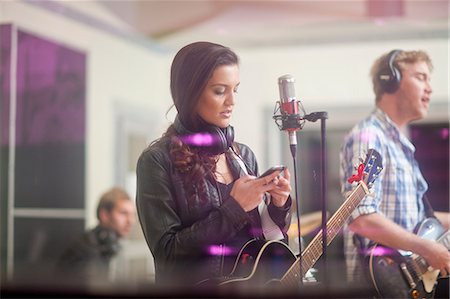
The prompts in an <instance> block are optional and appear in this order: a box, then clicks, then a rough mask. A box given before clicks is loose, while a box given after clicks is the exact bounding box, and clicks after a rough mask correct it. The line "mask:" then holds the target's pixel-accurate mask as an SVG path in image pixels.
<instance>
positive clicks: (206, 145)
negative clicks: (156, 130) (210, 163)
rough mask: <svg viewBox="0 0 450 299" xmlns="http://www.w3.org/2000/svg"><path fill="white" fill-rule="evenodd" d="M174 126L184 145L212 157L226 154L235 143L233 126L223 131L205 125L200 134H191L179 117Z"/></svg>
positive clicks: (176, 118)
mask: <svg viewBox="0 0 450 299" xmlns="http://www.w3.org/2000/svg"><path fill="white" fill-rule="evenodd" d="M173 126H174V128H175V131H177V133H178V134H180V138H181V140H182V141H183V142H184V143H186V144H188V145H189V146H191V147H195V148H198V149H200V150H201V151H202V152H205V153H208V154H210V155H220V154H223V153H225V152H226V151H228V149H229V148H230V147H231V146H232V144H233V141H234V128H233V127H232V126H228V127H226V128H224V129H222V128H219V127H217V126H213V125H209V124H206V123H204V125H203V126H202V129H201V130H200V131H199V132H191V131H189V130H188V129H187V128H186V127H185V126H184V125H183V123H182V122H181V120H180V116H179V115H177V116H176V117H175V121H174V122H173Z"/></svg>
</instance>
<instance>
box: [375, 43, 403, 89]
mask: <svg viewBox="0 0 450 299" xmlns="http://www.w3.org/2000/svg"><path fill="white" fill-rule="evenodd" d="M401 52H402V51H401V50H392V51H391V52H389V54H388V55H387V57H386V61H385V65H384V66H383V67H381V68H380V71H379V73H378V80H379V82H380V85H381V87H382V88H383V90H384V92H386V93H394V92H396V91H397V89H398V87H399V86H400V80H401V79H402V72H401V71H400V70H399V69H398V68H397V67H396V66H395V65H394V62H395V58H396V57H397V55H398V54H399V53H401Z"/></svg>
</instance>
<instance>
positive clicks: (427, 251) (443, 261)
mask: <svg viewBox="0 0 450 299" xmlns="http://www.w3.org/2000/svg"><path fill="white" fill-rule="evenodd" d="M422 241H423V244H422V246H421V248H420V249H419V250H418V252H417V253H418V254H419V255H421V256H422V257H423V258H424V259H425V260H426V261H427V263H428V265H430V267H432V268H433V269H439V270H440V274H441V275H442V276H447V275H448V274H449V273H450V252H449V251H448V249H447V248H446V247H445V246H444V245H442V244H439V243H437V242H435V241H433V240H426V239H422Z"/></svg>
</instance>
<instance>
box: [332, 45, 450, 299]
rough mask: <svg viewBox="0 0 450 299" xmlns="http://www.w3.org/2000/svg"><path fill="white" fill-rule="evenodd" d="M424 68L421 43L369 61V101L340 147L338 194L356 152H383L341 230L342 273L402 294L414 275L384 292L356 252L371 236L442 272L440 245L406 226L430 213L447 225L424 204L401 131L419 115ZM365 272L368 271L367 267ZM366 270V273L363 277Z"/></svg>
mask: <svg viewBox="0 0 450 299" xmlns="http://www.w3.org/2000/svg"><path fill="white" fill-rule="evenodd" d="M432 68H433V66H432V63H431V60H430V58H429V56H428V54H427V53H425V52H424V51H402V50H393V51H390V52H389V53H386V54H384V55H382V56H381V57H380V58H379V59H377V60H376V61H375V63H374V64H373V66H372V69H371V76H372V83H373V90H374V93H375V109H374V111H373V112H372V113H371V114H370V116H369V117H367V118H366V119H364V120H363V121H361V122H360V123H359V124H357V125H356V126H355V127H354V128H353V129H352V130H351V131H350V133H349V134H348V135H347V136H346V138H345V141H344V145H343V147H342V150H341V156H340V158H341V169H340V176H341V186H342V193H343V194H344V195H346V194H347V193H348V192H349V191H351V190H352V189H353V188H354V187H352V186H351V184H350V183H348V182H347V178H349V177H350V175H351V174H352V172H354V165H356V163H358V162H357V159H358V158H364V156H365V154H367V152H368V149H370V148H373V149H375V150H377V151H378V152H379V153H380V154H381V157H382V158H383V167H384V169H383V171H382V172H381V174H380V176H379V177H378V178H377V179H376V180H375V182H374V186H373V191H374V194H373V195H372V196H366V198H364V199H363V200H362V201H361V203H360V204H359V205H358V206H357V208H356V209H355V211H354V212H353V213H352V215H351V217H350V220H349V222H348V225H347V226H346V228H345V230H344V246H345V255H346V261H347V270H348V278H349V281H350V282H354V281H358V282H361V281H365V282H371V284H374V285H375V287H376V288H377V289H378V291H379V292H380V293H381V294H382V295H383V294H384V295H383V296H389V297H397V296H400V297H403V298H406V297H409V296H411V294H408V292H412V291H411V290H412V289H414V287H413V286H414V284H416V282H414V281H413V280H414V279H409V280H408V284H409V285H408V286H407V287H405V288H403V287H402V286H401V284H399V285H396V286H395V287H394V286H392V285H391V286H390V288H392V289H395V290H393V292H391V293H388V295H386V292H385V291H386V290H382V288H383V287H384V285H383V284H381V283H378V285H377V284H376V282H375V283H373V282H374V281H375V277H376V275H377V274H376V273H375V274H374V269H373V268H370V269H369V268H368V267H367V259H361V257H363V256H364V255H367V254H369V255H370V254H371V252H370V249H371V248H373V247H371V246H373V245H374V243H378V244H383V245H384V246H388V247H390V248H392V249H395V250H403V251H408V252H412V253H415V254H417V255H419V256H421V257H423V258H424V259H425V261H426V262H427V264H428V265H430V266H431V267H433V268H434V269H439V270H440V273H441V275H443V276H445V275H447V274H448V273H449V272H450V253H449V252H448V250H447V248H446V247H445V246H443V245H441V244H439V243H438V242H436V241H435V240H426V239H424V238H422V237H420V236H419V235H417V234H416V233H414V230H415V229H416V228H417V226H418V225H419V224H420V223H421V222H422V221H424V220H425V219H426V218H427V217H432V216H433V217H434V216H435V217H436V218H438V219H439V220H440V222H441V225H442V227H443V228H444V229H445V230H448V229H449V213H442V212H434V211H433V210H432V208H431V206H430V205H429V203H428V200H427V199H426V197H425V196H424V195H425V192H426V191H427V188H428V184H427V182H426V181H425V179H424V177H423V176H422V173H421V171H420V169H419V165H418V163H417V161H416V159H415V158H414V151H415V147H414V145H413V144H412V143H411V142H410V141H409V140H408V138H407V135H405V131H406V129H407V125H408V124H409V123H410V122H412V121H415V120H419V119H422V118H424V117H425V116H426V115H427V112H428V106H429V104H430V99H431V93H432V88H431V85H430V73H431V71H432ZM370 266H376V265H370ZM397 269H400V266H399V267H398V268H397ZM405 269H406V266H405ZM405 269H403V270H399V271H402V274H401V275H402V276H409V275H411V276H414V275H412V274H411V273H410V272H409V271H408V269H406V270H405ZM370 271H372V272H370ZM369 272H370V274H372V275H368V274H369ZM388 276H389V277H387V280H390V281H391V282H394V281H395V279H394V276H395V275H392V277H391V276H390V275H388ZM366 278H369V280H364V279H366ZM416 288H417V286H416Z"/></svg>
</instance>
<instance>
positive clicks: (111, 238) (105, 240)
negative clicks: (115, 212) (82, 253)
mask: <svg viewBox="0 0 450 299" xmlns="http://www.w3.org/2000/svg"><path fill="white" fill-rule="evenodd" d="M94 232H95V236H96V239H97V245H98V249H99V251H100V254H101V255H102V256H104V257H110V256H113V255H116V254H117V253H118V252H119V251H120V244H119V238H118V236H117V233H116V232H115V231H113V230H111V229H109V228H106V227H102V226H100V225H99V226H97V227H96V228H95V229H94Z"/></svg>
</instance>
